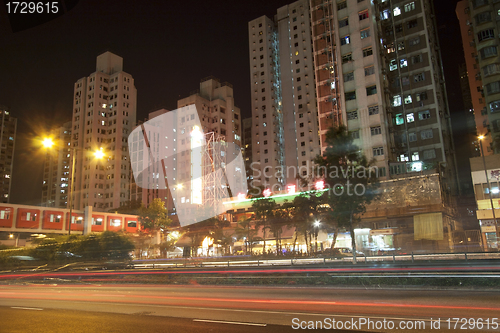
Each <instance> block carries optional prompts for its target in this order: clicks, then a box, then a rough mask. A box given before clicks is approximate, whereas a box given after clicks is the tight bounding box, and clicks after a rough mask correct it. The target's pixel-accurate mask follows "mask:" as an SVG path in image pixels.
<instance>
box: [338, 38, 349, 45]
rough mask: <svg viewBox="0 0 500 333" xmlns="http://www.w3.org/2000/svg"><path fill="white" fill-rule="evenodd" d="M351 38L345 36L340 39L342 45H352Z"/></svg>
mask: <svg viewBox="0 0 500 333" xmlns="http://www.w3.org/2000/svg"><path fill="white" fill-rule="evenodd" d="M350 40H351V38H350V37H349V36H344V37H342V38H340V45H347V44H349V43H350Z"/></svg>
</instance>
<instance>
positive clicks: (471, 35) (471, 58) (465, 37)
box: [455, 0, 500, 156]
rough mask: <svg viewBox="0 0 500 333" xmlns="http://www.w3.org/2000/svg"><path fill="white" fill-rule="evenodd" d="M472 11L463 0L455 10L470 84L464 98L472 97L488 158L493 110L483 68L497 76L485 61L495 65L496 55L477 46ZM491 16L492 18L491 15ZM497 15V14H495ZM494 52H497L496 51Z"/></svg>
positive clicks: (490, 150)
mask: <svg viewBox="0 0 500 333" xmlns="http://www.w3.org/2000/svg"><path fill="white" fill-rule="evenodd" d="M470 9H471V6H470V4H469V1H468V0H462V1H460V2H458V3H457V7H456V10H455V12H456V15H457V17H458V21H459V24H460V32H461V36H462V46H463V49H464V57H465V64H466V74H467V78H468V81H469V82H468V85H469V91H467V95H464V96H468V95H470V103H469V104H470V105H469V106H471V107H472V110H473V112H474V119H475V121H476V132H477V135H483V136H484V137H485V139H484V140H483V147H484V148H485V149H484V153H485V155H486V156H487V155H491V154H492V153H493V150H492V149H491V143H492V137H491V132H490V122H489V119H488V114H490V113H491V109H490V110H488V107H487V105H486V96H485V95H484V90H483V75H482V74H481V68H483V67H484V69H485V72H484V75H485V76H486V77H488V76H490V75H493V76H495V75H494V73H495V71H491V73H490V71H489V69H488V68H490V67H491V66H490V67H488V66H489V65H486V64H485V61H486V62H491V63H493V64H494V62H495V60H494V59H493V58H496V57H495V53H493V54H491V55H489V54H488V55H487V54H485V53H484V52H485V50H483V49H482V47H483V46H482V45H479V44H477V42H476V33H475V30H476V27H475V23H477V21H476V22H475V21H474V18H473V17H472V14H471V10H470ZM485 10H486V11H487V10H489V9H486V8H485V7H483V10H482V11H485ZM488 12H489V11H488ZM487 15H488V14H487ZM489 15H490V16H491V14H489ZM495 15H497V14H496V13H495ZM490 20H491V17H490ZM482 23H484V22H482ZM479 26H481V23H480V24H479ZM478 45H479V46H480V49H481V51H482V53H481V54H479V53H478V48H477V46H478ZM495 47H496V46H495ZM488 48H489V46H486V50H488ZM494 52H496V50H495V51H494ZM480 62H481V63H483V66H481V63H480ZM495 66H496V65H495ZM499 67H500V65H499ZM461 74H462V75H461V76H463V75H464V73H461ZM466 99H467V101H464V102H469V101H468V98H466Z"/></svg>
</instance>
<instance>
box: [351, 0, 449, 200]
mask: <svg viewBox="0 0 500 333" xmlns="http://www.w3.org/2000/svg"><path fill="white" fill-rule="evenodd" d="M349 2H350V3H352V4H353V5H354V4H355V1H349ZM366 2H367V6H368V7H372V6H371V5H370V4H368V1H366ZM356 5H359V2H358V3H357V4H356ZM372 8H373V10H374V12H373V14H374V16H375V17H372V19H377V21H378V33H379V35H377V37H378V38H380V41H381V43H380V44H379V49H378V54H379V56H380V61H381V62H382V63H383V64H384V66H383V69H384V71H383V73H384V74H385V81H384V86H383V89H384V95H385V96H384V97H385V101H386V103H385V104H386V110H385V112H387V115H388V117H387V118H388V123H389V133H390V136H389V144H390V166H391V175H395V174H399V173H400V172H401V170H400V168H399V167H400V164H398V162H399V163H402V162H406V166H407V168H406V170H403V172H408V171H420V170H421V169H436V168H438V169H439V170H440V171H441V172H442V174H443V175H445V177H446V179H445V180H446V183H447V185H446V186H445V187H446V188H449V189H450V190H451V191H455V190H456V183H457V182H456V162H455V155H454V154H455V152H454V145H453V140H452V132H451V121H450V114H449V110H448V105H447V96H446V89H445V81H444V74H443V69H442V63H441V54H440V51H439V40H438V36H437V28H436V22H435V14H434V7H433V2H432V0H415V1H396V0H392V1H388V0H385V1H384V0H380V1H377V2H375V3H374V6H373V7H372ZM353 19H357V17H355V18H353ZM359 19H361V16H359ZM381 88H382V87H381Z"/></svg>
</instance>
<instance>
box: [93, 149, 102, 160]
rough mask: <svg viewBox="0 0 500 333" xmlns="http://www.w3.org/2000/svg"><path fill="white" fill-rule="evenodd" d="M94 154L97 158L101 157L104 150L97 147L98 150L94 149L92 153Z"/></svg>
mask: <svg viewBox="0 0 500 333" xmlns="http://www.w3.org/2000/svg"><path fill="white" fill-rule="evenodd" d="M94 155H95V157H97V158H103V157H104V152H103V151H102V148H101V149H99V150H98V151H96V152H95V153H94Z"/></svg>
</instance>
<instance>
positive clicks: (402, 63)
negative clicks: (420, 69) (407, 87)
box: [399, 59, 408, 68]
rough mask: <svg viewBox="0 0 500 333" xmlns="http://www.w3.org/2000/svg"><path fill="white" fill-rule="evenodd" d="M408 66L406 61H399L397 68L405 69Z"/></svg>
mask: <svg viewBox="0 0 500 333" xmlns="http://www.w3.org/2000/svg"><path fill="white" fill-rule="evenodd" d="M407 66H408V61H407V60H406V59H401V60H399V67H401V68H405V67H407Z"/></svg>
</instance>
